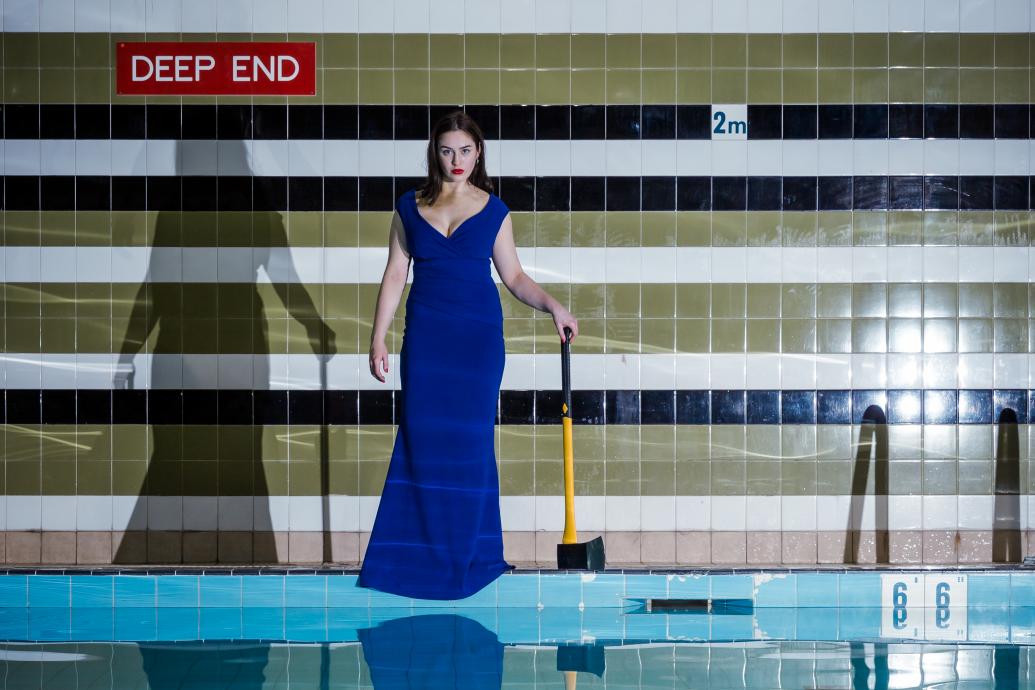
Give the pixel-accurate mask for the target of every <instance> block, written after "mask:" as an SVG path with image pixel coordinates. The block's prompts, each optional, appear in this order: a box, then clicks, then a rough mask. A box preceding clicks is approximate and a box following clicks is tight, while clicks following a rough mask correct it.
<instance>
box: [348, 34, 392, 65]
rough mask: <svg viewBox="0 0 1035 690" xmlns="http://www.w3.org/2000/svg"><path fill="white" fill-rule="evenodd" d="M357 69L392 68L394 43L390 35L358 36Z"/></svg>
mask: <svg viewBox="0 0 1035 690" xmlns="http://www.w3.org/2000/svg"><path fill="white" fill-rule="evenodd" d="M357 47H358V56H359V67H360V68H361V69H362V68H371V67H392V66H393V64H394V60H395V42H394V37H393V36H392V34H359V42H358V45H357Z"/></svg>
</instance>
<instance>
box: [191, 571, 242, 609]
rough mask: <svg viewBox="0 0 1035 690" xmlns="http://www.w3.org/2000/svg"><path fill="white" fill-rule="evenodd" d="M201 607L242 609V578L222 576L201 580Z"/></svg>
mask: <svg viewBox="0 0 1035 690" xmlns="http://www.w3.org/2000/svg"><path fill="white" fill-rule="evenodd" d="M201 606H202V607H203V608H213V607H220V608H240V607H241V577H240V576H239V575H220V576H214V577H203V578H201Z"/></svg>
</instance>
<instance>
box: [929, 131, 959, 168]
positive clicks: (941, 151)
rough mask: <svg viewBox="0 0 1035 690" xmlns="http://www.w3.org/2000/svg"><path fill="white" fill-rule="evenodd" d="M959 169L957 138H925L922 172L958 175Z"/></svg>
mask: <svg viewBox="0 0 1035 690" xmlns="http://www.w3.org/2000/svg"><path fill="white" fill-rule="evenodd" d="M959 171H960V143H959V140H958V139H952V140H945V139H927V140H925V141H924V173H925V174H927V175H958V174H959Z"/></svg>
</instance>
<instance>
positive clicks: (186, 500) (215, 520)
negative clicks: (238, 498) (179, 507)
mask: <svg viewBox="0 0 1035 690" xmlns="http://www.w3.org/2000/svg"><path fill="white" fill-rule="evenodd" d="M245 498H247V497H245ZM218 528H219V499H218V497H216V496H184V497H183V529H185V530H214V529H218Z"/></svg>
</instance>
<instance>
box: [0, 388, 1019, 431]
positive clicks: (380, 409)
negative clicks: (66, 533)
mask: <svg viewBox="0 0 1035 690" xmlns="http://www.w3.org/2000/svg"><path fill="white" fill-rule="evenodd" d="M0 401H2V402H3V404H2V405H0V422H2V423H7V424H22V425H24V424H156V425H167V424H190V425H194V424H199V425H204V424H223V425H266V424H306V425H313V424H333V425H343V424H392V423H397V422H398V420H399V415H400V412H401V411H402V396H401V395H396V394H395V392H393V391H390V390H389V391H371V390H328V391H312V390H291V391H271V390H194V389H191V390H85V389H84V390H78V391H77V390H57V389H45V390H25V389H8V390H6V391H0ZM561 404H562V397H561V391H559V390H503V391H500V395H499V404H498V409H497V416H496V422H497V423H498V424H519V425H520V424H560V421H561V415H560V409H561ZM873 406H876V407H877V408H879V409H878V410H876V411H877V412H879V414H880V415H881V416H883V417H886V419H887V422H888V423H889V424H993V423H996V422H997V421H999V420H1000V416H1001V415H1002V414H1003V411H1004V410H1012V411H1013V413H1014V415H1015V416H1016V420H1017V422H1018V423H1020V424H1027V423H1028V417H1029V414H1035V390H1024V389H994V390H993V389H959V390H956V389H944V390H942V389H939V390H934V389H929V390H915V389H887V390H884V389H880V390H783V391H781V390H747V391H745V390H711V391H707V390H576V391H572V413H573V419H574V422H575V423H576V424H594V425H600V424H859V423H862V422H864V421H877V420H878V419H879V418H878V417H874V416H873V415H874V410H872V409H871V408H872V407H873ZM868 410H869V412H868Z"/></svg>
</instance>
